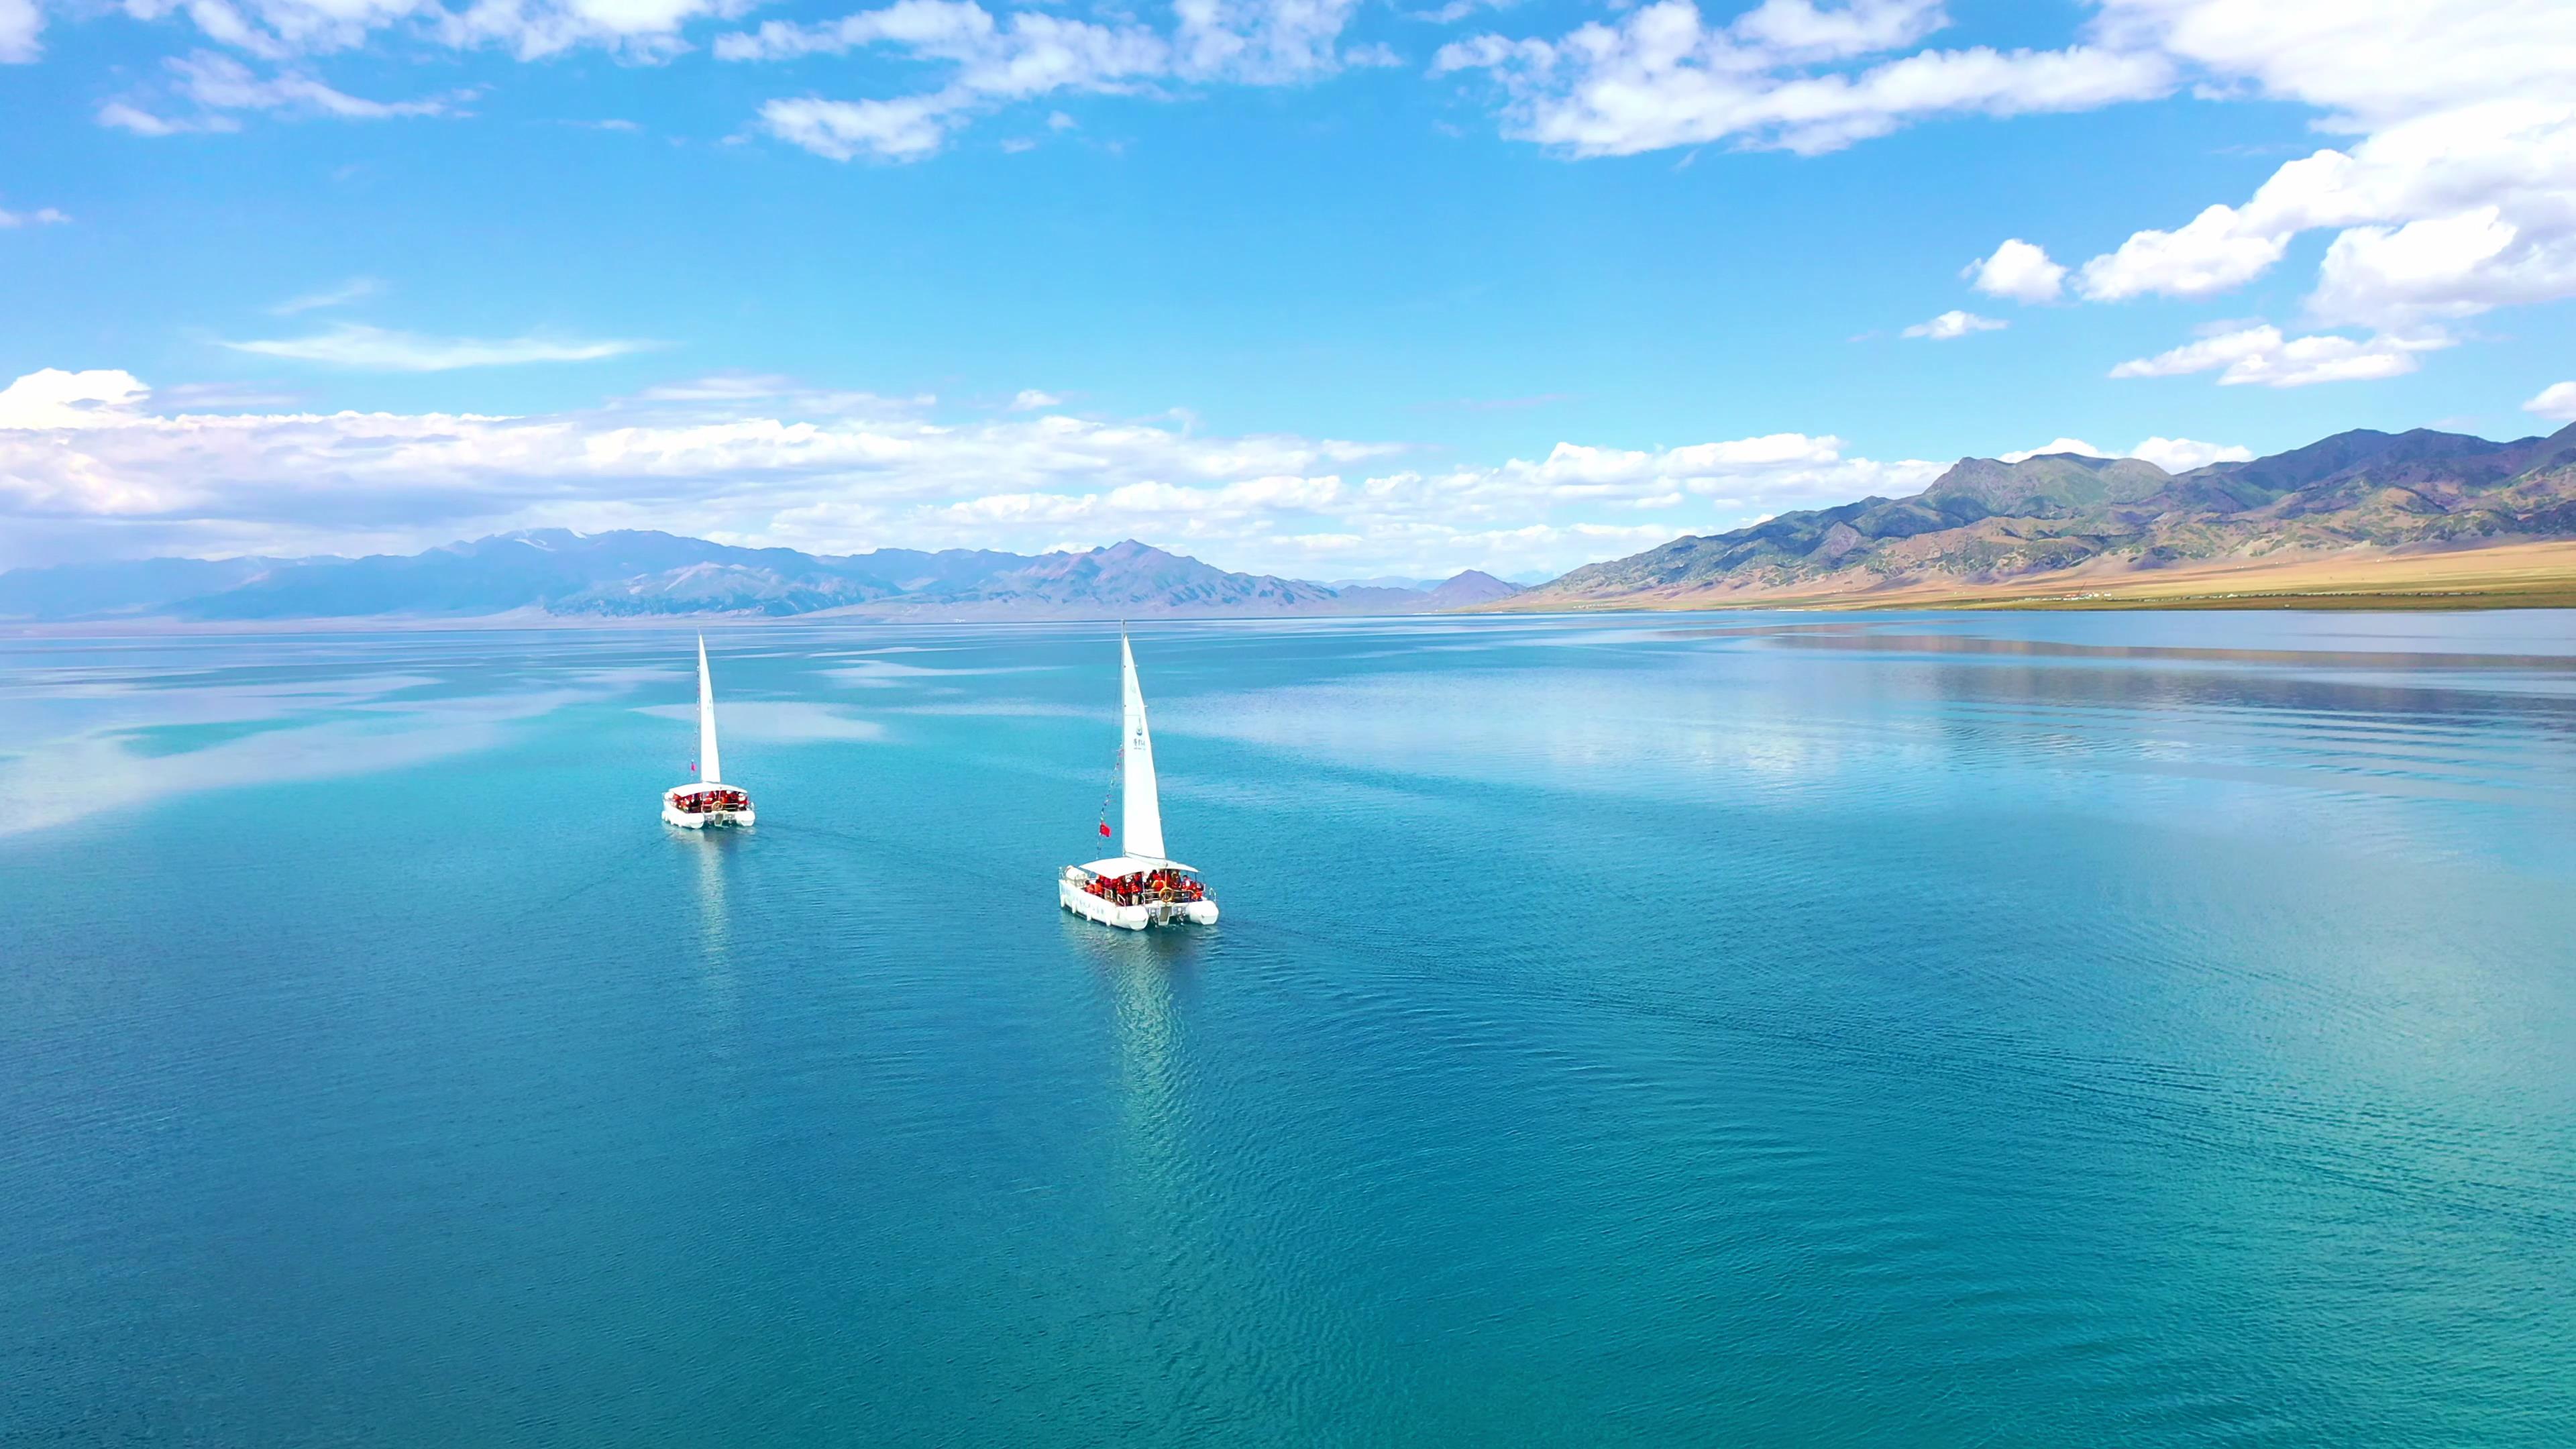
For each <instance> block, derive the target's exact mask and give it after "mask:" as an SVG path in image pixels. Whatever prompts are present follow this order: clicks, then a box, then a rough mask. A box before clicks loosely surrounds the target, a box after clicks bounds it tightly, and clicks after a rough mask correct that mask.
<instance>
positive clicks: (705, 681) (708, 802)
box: [662, 634, 752, 830]
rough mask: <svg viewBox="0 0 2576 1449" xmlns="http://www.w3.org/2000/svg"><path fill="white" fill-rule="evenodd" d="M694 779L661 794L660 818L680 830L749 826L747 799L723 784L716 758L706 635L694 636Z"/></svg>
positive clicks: (713, 700) (712, 685)
mask: <svg viewBox="0 0 2576 1449" xmlns="http://www.w3.org/2000/svg"><path fill="white" fill-rule="evenodd" d="M695 768H696V770H697V772H698V778H697V779H695V780H693V781H691V782H690V783H688V784H686V785H674V786H672V787H671V788H670V789H668V790H665V791H663V792H662V819H663V820H664V821H665V822H667V823H669V824H672V825H677V826H679V827H680V828H682V829H684V830H703V829H705V828H706V827H707V826H710V825H749V824H750V823H751V822H752V814H751V796H749V795H747V794H745V793H744V792H743V791H742V790H740V789H738V788H736V787H735V786H732V785H728V784H726V783H724V766H723V764H722V762H720V761H719V760H718V759H717V758H716V687H715V683H714V681H713V680H712V679H711V678H710V677H709V676H708V674H707V636H706V635H704V634H701V635H699V636H698V763H697V765H696V766H695Z"/></svg>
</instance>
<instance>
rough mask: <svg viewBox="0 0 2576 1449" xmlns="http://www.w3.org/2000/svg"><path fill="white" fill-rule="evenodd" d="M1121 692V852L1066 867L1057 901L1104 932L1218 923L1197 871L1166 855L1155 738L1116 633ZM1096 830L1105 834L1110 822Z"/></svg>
mask: <svg viewBox="0 0 2576 1449" xmlns="http://www.w3.org/2000/svg"><path fill="white" fill-rule="evenodd" d="M1118 663H1119V670H1120V684H1121V688H1122V691H1123V703H1124V706H1125V707H1124V710H1123V714H1124V718H1123V719H1122V721H1121V729H1122V731H1123V733H1122V735H1121V736H1120V739H1119V745H1118V776H1119V779H1120V781H1121V793H1120V797H1119V811H1118V817H1119V818H1118V823H1119V836H1120V840H1119V843H1120V844H1121V845H1123V846H1125V847H1126V849H1125V851H1124V852H1123V853H1121V854H1118V855H1113V856H1111V857H1109V858H1108V859H1106V860H1095V861H1093V862H1091V863H1090V864H1089V865H1068V866H1066V867H1065V868H1064V875H1063V876H1062V877H1061V878H1060V879H1059V880H1058V881H1057V882H1056V899H1057V900H1058V901H1059V902H1061V903H1062V904H1063V906H1064V908H1065V909H1066V910H1068V911H1071V912H1073V913H1074V914H1075V915H1077V916H1083V917H1086V918H1088V919H1090V920H1094V921H1098V922H1099V923H1100V924H1102V925H1104V926H1117V927H1120V928H1122V929H1124V930H1129V931H1141V930H1144V929H1145V928H1146V927H1148V926H1173V925H1179V924H1181V923H1182V922H1185V921H1186V922H1188V923H1190V924H1192V925H1199V926H1208V925H1214V924H1215V923H1216V898H1215V897H1213V896H1211V895H1209V894H1208V889H1207V883H1206V882H1205V881H1202V880H1200V879H1199V872H1198V867H1196V866H1192V865H1183V864H1181V863H1180V862H1179V861H1177V860H1173V859H1171V858H1170V857H1168V856H1166V855H1165V854H1164V853H1163V801H1162V796H1161V795H1160V794H1159V793H1158V792H1157V791H1156V789H1155V788H1154V736H1153V732H1152V731H1150V730H1149V729H1147V728H1146V726H1145V691H1144V690H1143V689H1141V688H1139V687H1138V686H1137V683H1136V651H1135V649H1133V648H1132V647H1130V646H1129V644H1128V643H1127V631H1126V630H1124V629H1121V630H1119V631H1118ZM1100 831H1101V833H1102V834H1103V835H1106V834H1108V833H1109V823H1108V822H1107V821H1106V820H1104V821H1102V822H1101V825H1100Z"/></svg>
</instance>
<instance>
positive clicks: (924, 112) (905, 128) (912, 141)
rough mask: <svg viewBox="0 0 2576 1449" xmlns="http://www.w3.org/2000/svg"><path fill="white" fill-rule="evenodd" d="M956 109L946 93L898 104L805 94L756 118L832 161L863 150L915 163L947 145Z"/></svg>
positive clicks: (766, 108) (775, 133)
mask: <svg viewBox="0 0 2576 1449" xmlns="http://www.w3.org/2000/svg"><path fill="white" fill-rule="evenodd" d="M960 105H961V103H958V102H954V101H952V100H951V99H950V98H948V97H946V96H945V95H938V96H907V97H905V98H904V99H902V100H897V101H827V100H824V99H822V98H821V97H819V96H805V97H801V98H799V99H795V100H778V101H770V102H768V103H767V104H765V105H763V106H762V107H761V108H760V120H761V125H762V127H763V128H764V129H766V130H767V131H768V132H769V134H771V135H773V136H776V137H777V138H778V139H780V140H782V141H785V142H787V143H789V144H790V145H795V146H802V147H804V148H805V149H806V150H808V151H811V152H813V153H814V154H815V155H817V156H825V157H829V158H830V159H832V160H834V161H847V160H850V159H851V158H852V157H855V156H857V155H859V154H860V153H862V152H866V153H869V154H872V155H874V156H876V157H877V158H878V159H880V160H885V161H918V160H920V159H922V158H923V157H925V156H930V155H934V154H936V153H937V152H938V150H939V148H940V147H942V146H944V145H946V144H947V143H948V127H949V125H950V117H951V116H952V115H953V114H954V113H955V112H956V111H957V110H958V109H960Z"/></svg>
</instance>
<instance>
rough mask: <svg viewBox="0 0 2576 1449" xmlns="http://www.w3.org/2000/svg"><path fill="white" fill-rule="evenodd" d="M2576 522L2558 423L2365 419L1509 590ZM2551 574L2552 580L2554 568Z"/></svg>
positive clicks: (1895, 507)
mask: <svg viewBox="0 0 2576 1449" xmlns="http://www.w3.org/2000/svg"><path fill="white" fill-rule="evenodd" d="M2571 538H2576V425H2571V426H2569V427H2567V428H2564V429H2561V430H2560V431H2558V432H2556V433H2553V434H2551V435H2549V436H2547V437H2532V438H2523V439H2520V440H2518V441H2515V442H2510V443H2497V442H2490V441H2488V440H2487V439H2484V438H2478V437H2471V436H2468V435H2465V434H2461V433H2443V432H2435V431H2432V430H2430V429H2422V428H2419V429H2416V430H2415V431H2412V432H2405V433H2382V432H2375V431H2371V430H2368V429H2361V430H2356V431H2353V432H2347V433H2337V434H2336V435H2334V436H2333V437H2330V438H2326V439H2323V440H2322V441H2319V442H2315V443H2311V444H2309V445H2308V446H2306V447H2304V448H2295V449H2292V450H2291V451H2289V452H2286V453H2277V454H2274V455H2272V456H2270V457H2266V458H2257V459H2254V460H2252V461H2250V462H2230V463H2213V464H2210V465H2208V466H2207V467H2202V468H2194V469H2192V470H2190V471H2188V472H2184V473H2179V474H2177V473H2168V472H2166V471H2165V470H2164V469H2162V468H2159V467H2157V466H2156V465H2155V464H2153V463H2149V462H2145V461H2143V460H2141V459H2136V458H2101V457H2093V456H2089V455H2086V454H2080V453H2052V454H2044V455H2041V456H2038V457H2033V458H2028V459H2024V460H2022V461H2019V462H2013V463H2006V462H2001V461H1997V460H1995V459H1990V458H1962V459H1960V460H1959V462H1958V463H1957V464H1955V465H1953V466H1952V467H1951V468H1950V469H1949V470H1948V471H1947V472H1945V473H1943V474H1942V475H1941V476H1940V477H1939V478H1938V479H1936V480H1934V481H1933V483H1932V485H1931V486H1930V487H1928V488H1926V489H1924V490H1923V491H1922V492H1921V493H1918V494H1915V495H1913V496H1911V497H1906V498H1877V497H1872V498H1863V499H1860V500H1859V501H1857V502H1853V503H1846V504H1843V505H1841V506H1840V507H1836V508H1821V509H1812V510H1805V511H1801V512H1796V513H1784V514H1781V515H1780V516H1778V517H1776V518H1771V519H1767V520H1765V521H1763V522H1761V523H1757V524H1754V525H1752V526H1750V527H1746V528H1739V529H1734V530H1732V531H1730V532H1726V533H1719V534H1712V535H1708V536H1705V537H1685V538H1678V539H1675V540H1673V541H1672V542H1670V543H1667V544H1664V545H1662V546H1660V547H1658V548H1652V549H1649V550H1647V551H1646V552H1644V553H1641V554H1637V555H1634V556H1633V557H1629V558H1623V559H1614V560H1611V561H1610V562H1607V563H1596V564H1588V565H1586V566H1584V567H1582V568H1579V569H1576V570H1574V571H1573V572H1572V573H1569V574H1567V575H1565V576H1564V577H1563V578H1560V579H1557V580H1555V581H1554V582H1552V583H1548V584H1543V585H1541V586H1539V587H1537V588H1534V589H1531V590H1528V591H1527V592H1525V593H1522V594H1519V595H1516V596H1514V597H1513V598H1512V599H1511V600H1509V601H1508V602H1507V603H1505V604H1504V605H1503V607H1506V608H1512V609H1550V608H1583V607H1589V608H1601V607H1640V606H1643V607H1667V608H1711V607H1724V606H1726V605H1729V604H1738V603H1744V604H1750V603H1761V602H1785V601H1790V600H1816V601H1820V602H1846V603H1859V602H1865V601H1866V596H1869V595H1872V594H1882V595H1884V594H1897V595H1900V596H1903V595H1908V594H1909V593H1910V597H1907V598H1906V601H1907V602H1923V601H1925V600H1926V599H1927V598H1930V597H1935V596H1938V595H1940V594H1941V593H1943V592H1945V591H1953V592H1956V593H1957V594H1958V595H1959V596H1960V597H1962V598H1973V597H1975V596H1976V595H1977V593H1978V591H1980V590H1986V591H1994V590H1999V589H2006V588H2008V587H2009V586H2013V585H2020V586H2022V588H2021V591H2022V592H2024V593H2025V594H2026V593H2027V592H2028V588H2029V586H2030V585H2032V584H2033V583H2034V582H2041V581H2045V582H2048V583H2050V584H2052V585H2055V584H2065V585H2068V586H2078V585H2082V584H2084V583H2086V582H2088V581H2089V582H2101V581H2106V580H2115V579H2122V578H2135V577H2137V576H2139V575H2141V574H2147V573H2152V572H2154V571H2159V570H2180V569H2186V568H2188V569H2198V570H2207V571H2213V572H2216V571H2223V570H2224V569H2226V568H2230V567H2241V568H2248V569H2251V568H2256V567H2259V566H2263V565H2273V566H2278V565H2281V564H2285V563H2289V562H2293V561H2313V560H2316V559H2319V558H2328V557H2335V556H2348V555H2352V554H2354V553H2356V552H2369V553H2377V554H2392V553H2393V554H2408V553H2434V552H2442V551H2451V550H2460V549H2472V548H2482V547H2489V546H2493V545H2502V544H2514V543H2527V542H2531V541H2535V540H2563V539H2571ZM2562 583H2563V580H2562Z"/></svg>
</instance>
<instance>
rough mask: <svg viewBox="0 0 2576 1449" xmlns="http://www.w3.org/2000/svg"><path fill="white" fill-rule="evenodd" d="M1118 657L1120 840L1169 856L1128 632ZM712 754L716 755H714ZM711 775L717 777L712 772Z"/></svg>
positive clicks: (1129, 849)
mask: <svg viewBox="0 0 2576 1449" xmlns="http://www.w3.org/2000/svg"><path fill="white" fill-rule="evenodd" d="M1118 659H1119V663H1120V665H1121V666H1122V673H1123V678H1122V680H1121V684H1122V687H1123V689H1124V692H1125V696H1126V718H1125V720H1124V721H1123V722H1122V723H1123V727H1124V729H1125V734H1124V735H1123V736H1122V740H1123V743H1122V744H1121V745H1120V746H1119V757H1118V769H1119V774H1120V775H1121V776H1122V777H1123V778H1124V779H1125V780H1126V782H1127V789H1126V794H1125V797H1124V798H1123V799H1122V800H1121V801H1120V802H1119V804H1120V812H1119V826H1120V829H1119V834H1120V835H1121V836H1123V837H1124V838H1123V839H1122V840H1121V841H1120V842H1119V845H1120V848H1121V850H1122V852H1123V853H1125V854H1127V855H1132V856H1138V857H1141V858H1143V859H1145V860H1168V859H1170V857H1168V856H1166V855H1165V854H1163V801H1162V797H1161V796H1160V795H1159V794H1157V793H1156V792H1155V789H1154V736H1153V734H1152V732H1150V731H1149V730H1147V729H1146V728H1145V691H1144V690H1143V689H1141V688H1139V687H1137V684H1136V651H1135V650H1133V649H1130V648H1128V647H1127V635H1126V632H1125V631H1124V630H1121V631H1120V632H1119V635H1118ZM714 731H715V726H713V725H709V726H707V732H708V733H707V741H708V747H709V748H710V749H712V748H713V747H714V741H715V733H714ZM708 758H710V759H713V758H714V756H713V755H710V756H708ZM709 778H713V777H712V776H710V777H709Z"/></svg>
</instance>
